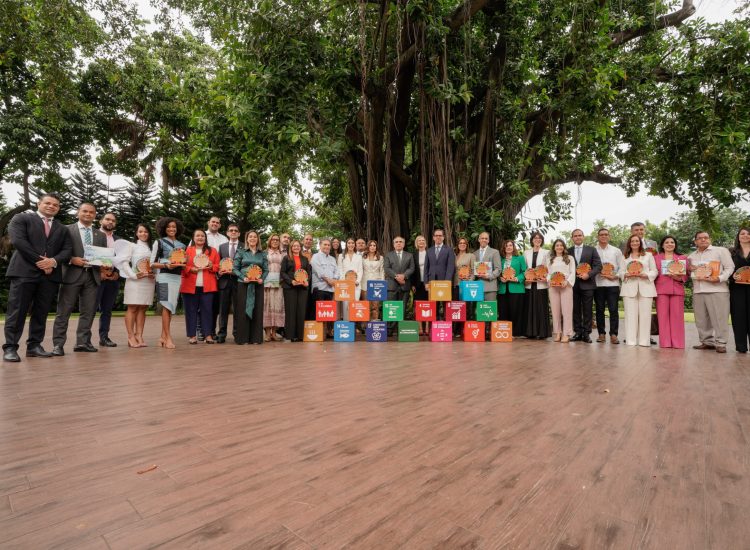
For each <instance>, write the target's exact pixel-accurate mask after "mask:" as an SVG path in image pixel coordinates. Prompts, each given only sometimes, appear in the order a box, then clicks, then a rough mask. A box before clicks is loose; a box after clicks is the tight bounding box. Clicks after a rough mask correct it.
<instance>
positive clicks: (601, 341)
mask: <svg viewBox="0 0 750 550" xmlns="http://www.w3.org/2000/svg"><path fill="white" fill-rule="evenodd" d="M596 341H597V342H599V343H600V344H603V343H604V342H606V341H607V338H606V337H605V336H604V334H600V335H599V337H598V338H597V339H596Z"/></svg>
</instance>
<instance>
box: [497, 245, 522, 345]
mask: <svg viewBox="0 0 750 550" xmlns="http://www.w3.org/2000/svg"><path fill="white" fill-rule="evenodd" d="M500 267H501V269H502V271H501V272H500V278H499V279H498V285H497V309H498V312H497V318H498V319H500V320H501V321H510V322H512V323H513V336H514V337H518V336H524V333H525V331H526V323H525V320H524V301H525V300H524V298H525V294H526V287H525V286H524V281H525V273H526V260H525V259H524V257H523V256H521V255H520V254H518V249H516V243H515V242H514V241H512V240H511V239H507V240H505V241H503V244H502V246H501V247H500ZM510 269H512V271H513V273H512V275H511V273H510V271H509V270H510Z"/></svg>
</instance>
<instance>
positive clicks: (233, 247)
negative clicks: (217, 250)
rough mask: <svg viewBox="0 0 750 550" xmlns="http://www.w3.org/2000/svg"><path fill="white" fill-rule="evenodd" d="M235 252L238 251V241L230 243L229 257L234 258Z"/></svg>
mask: <svg viewBox="0 0 750 550" xmlns="http://www.w3.org/2000/svg"><path fill="white" fill-rule="evenodd" d="M235 252H237V243H229V257H230V258H232V259H233V260H234V254H235Z"/></svg>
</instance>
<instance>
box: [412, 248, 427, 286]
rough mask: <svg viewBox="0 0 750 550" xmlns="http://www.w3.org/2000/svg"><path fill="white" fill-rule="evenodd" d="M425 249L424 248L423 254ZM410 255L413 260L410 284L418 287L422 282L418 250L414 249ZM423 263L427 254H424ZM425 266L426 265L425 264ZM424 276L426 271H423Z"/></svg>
mask: <svg viewBox="0 0 750 550" xmlns="http://www.w3.org/2000/svg"><path fill="white" fill-rule="evenodd" d="M426 253H427V251H426V250H425V254H426ZM411 257H412V259H413V260H414V273H412V274H411V286H413V287H418V286H419V284H420V283H424V281H423V280H422V274H421V273H420V272H419V250H415V251H414V252H412V253H411ZM424 261H425V264H426V263H427V256H425V260H424ZM425 267H426V266H425ZM425 276H427V272H426V271H425Z"/></svg>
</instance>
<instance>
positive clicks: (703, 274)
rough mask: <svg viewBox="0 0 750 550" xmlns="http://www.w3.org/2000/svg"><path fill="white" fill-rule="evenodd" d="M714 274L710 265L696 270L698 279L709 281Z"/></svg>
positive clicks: (702, 265) (703, 265) (700, 266)
mask: <svg viewBox="0 0 750 550" xmlns="http://www.w3.org/2000/svg"><path fill="white" fill-rule="evenodd" d="M712 273H713V270H712V269H711V266H710V265H708V264H701V265H699V266H698V267H696V268H695V278H696V279H708V278H709V277H710V276H711V274H712Z"/></svg>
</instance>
